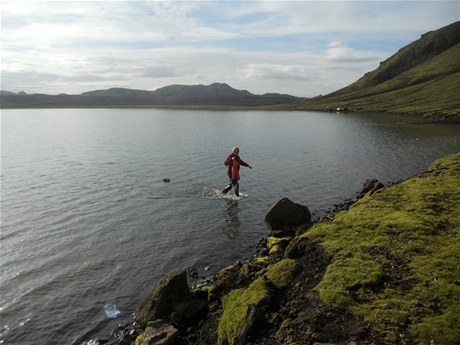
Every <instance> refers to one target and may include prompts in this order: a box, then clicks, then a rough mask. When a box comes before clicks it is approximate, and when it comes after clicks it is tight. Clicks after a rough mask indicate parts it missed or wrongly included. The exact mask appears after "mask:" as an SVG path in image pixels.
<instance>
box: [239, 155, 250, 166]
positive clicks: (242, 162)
mask: <svg viewBox="0 0 460 345" xmlns="http://www.w3.org/2000/svg"><path fill="white" fill-rule="evenodd" d="M238 162H239V163H240V165H242V166H244V167H248V168H249V169H252V166H251V165H249V164H248V163H246V162H245V161H243V160H242V159H241V158H240V157H238Z"/></svg>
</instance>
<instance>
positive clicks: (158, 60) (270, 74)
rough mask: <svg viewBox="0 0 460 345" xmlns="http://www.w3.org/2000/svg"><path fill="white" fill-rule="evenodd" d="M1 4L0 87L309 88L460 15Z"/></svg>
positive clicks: (405, 8)
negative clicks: (226, 85) (219, 85)
mask: <svg viewBox="0 0 460 345" xmlns="http://www.w3.org/2000/svg"><path fill="white" fill-rule="evenodd" d="M75 4H76V3H74V2H68V1H51V2H47V1H21V0H15V1H8V0H7V1H2V12H1V20H2V38H1V39H2V48H1V49H2V65H1V70H2V77H1V84H2V88H3V89H6V90H9V91H20V90H25V91H26V92H46V93H52V92H58V93H60V92H66V93H80V92H84V91H89V90H91V89H93V88H98V89H100V88H109V87H130V88H137V89H139V88H144V89H152V88H153V89H156V88H159V87H163V86H166V85H170V84H207V83H213V82H227V83H229V84H230V85H231V86H233V87H236V88H240V89H247V90H249V91H250V92H253V93H259V94H260V93H266V92H283V93H291V94H295V95H298V96H314V95H317V94H319V93H328V92H332V91H334V90H336V89H338V88H341V87H343V86H346V85H347V84H349V83H351V82H353V81H355V80H356V79H358V78H360V77H361V76H362V75H364V74H365V73H366V72H369V71H371V70H373V69H375V68H376V67H378V64H379V61H382V60H385V59H386V58H388V57H389V56H391V55H392V54H394V53H395V52H396V51H397V50H398V49H400V48H402V46H404V45H406V44H408V43H410V42H412V41H413V40H415V39H417V38H418V37H420V35H421V34H423V33H425V32H426V31H429V30H435V29H437V28H439V27H441V26H444V25H447V24H449V23H451V22H454V21H456V20H458V8H459V5H458V2H457V1H424V2H418V1H335V2H333V3H331V2H330V1H232V2H229V1H83V2H78V6H77V5H75Z"/></svg>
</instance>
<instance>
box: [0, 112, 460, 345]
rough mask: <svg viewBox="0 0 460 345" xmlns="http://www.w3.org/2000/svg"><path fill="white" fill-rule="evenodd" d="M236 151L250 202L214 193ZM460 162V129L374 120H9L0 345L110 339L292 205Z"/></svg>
mask: <svg viewBox="0 0 460 345" xmlns="http://www.w3.org/2000/svg"><path fill="white" fill-rule="evenodd" d="M233 146H239V147H240V156H241V158H242V159H243V160H245V161H246V162H248V163H249V164H251V165H252V167H253V169H252V170H250V169H247V168H245V167H242V168H241V171H240V175H241V181H240V193H241V197H240V198H236V197H234V196H233V195H232V193H229V195H228V196H226V197H223V196H222V195H220V194H219V190H221V189H222V188H223V187H225V185H226V184H227V183H228V181H227V171H226V167H224V165H223V162H224V159H225V158H226V157H227V155H228V154H229V153H230V151H231V149H232V147H233ZM458 151H460V126H459V125H445V124H432V123H423V122H422V121H421V120H418V119H414V118H404V117H397V116H385V117H383V116H382V115H378V114H352V113H347V114H344V113H340V114H337V113H327V112H324V113H323V112H300V111H299V112H285V111H284V112H283V111H198V110H196V111H191V110H159V109H41V110H36V109H26V110H2V112H1V232H0V260H1V261H0V274H1V276H0V279H1V280H0V281H1V285H0V289H1V290H0V292H1V294H0V298H1V301H0V322H1V324H0V343H2V344H36V345H45V344H46V345H50V344H81V343H82V342H83V341H84V340H87V339H89V338H91V337H96V336H97V335H101V336H107V335H108V334H109V333H110V332H111V331H112V330H113V329H114V328H116V327H117V325H118V324H119V323H124V322H128V321H130V320H132V315H133V313H134V312H135V311H136V310H137V308H138V307H139V306H140V303H141V301H142V299H143V298H144V297H145V295H146V294H147V293H148V291H149V290H150V289H151V288H152V286H153V285H154V284H155V282H156V281H157V280H158V279H159V278H161V277H162V276H164V275H166V274H169V273H172V272H176V271H179V270H184V269H190V268H194V269H196V270H197V271H198V273H199V275H200V276H209V275H211V274H213V273H215V272H216V271H217V270H218V269H219V268H220V267H222V266H226V265H229V264H231V263H233V262H235V261H236V260H244V259H245V258H250V257H251V256H253V255H254V253H255V252H256V248H255V247H256V244H257V243H258V242H259V240H260V239H261V238H263V237H264V236H267V235H268V233H269V231H268V229H267V227H266V226H265V225H264V222H263V219H264V216H265V214H266V213H267V212H268V211H269V209H270V207H271V206H272V205H273V204H274V203H276V202H277V201H278V200H280V199H281V198H283V197H288V198H290V199H291V200H292V201H294V202H297V203H300V204H302V205H306V206H308V207H309V209H310V211H311V212H312V213H313V214H314V216H316V217H318V216H320V215H321V214H323V213H324V212H326V210H327V209H329V208H331V207H332V206H333V205H334V204H338V203H341V202H343V201H344V200H346V199H350V198H354V197H355V196H356V193H357V192H359V191H360V190H361V189H362V186H363V183H364V182H365V180H366V179H368V178H377V179H379V180H380V181H381V182H383V183H385V184H388V183H391V182H394V181H398V180H400V179H406V178H409V177H411V176H413V175H414V174H418V173H420V172H422V171H424V170H426V169H427V168H428V166H429V164H431V162H432V161H434V160H435V159H438V158H440V157H443V156H445V155H448V154H452V153H455V152H458ZM165 178H167V179H170V182H169V183H165V182H163V179H165ZM106 304H115V305H116V306H117V308H118V309H119V310H120V312H121V314H120V315H119V318H118V319H116V320H109V319H107V317H106V315H105V313H104V305H106Z"/></svg>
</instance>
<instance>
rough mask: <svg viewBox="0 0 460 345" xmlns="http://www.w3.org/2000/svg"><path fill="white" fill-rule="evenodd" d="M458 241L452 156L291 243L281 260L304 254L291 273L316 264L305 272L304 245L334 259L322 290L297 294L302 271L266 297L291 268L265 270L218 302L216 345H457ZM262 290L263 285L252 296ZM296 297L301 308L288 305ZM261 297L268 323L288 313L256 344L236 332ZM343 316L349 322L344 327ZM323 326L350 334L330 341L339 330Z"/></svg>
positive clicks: (457, 187) (456, 165)
mask: <svg viewBox="0 0 460 345" xmlns="http://www.w3.org/2000/svg"><path fill="white" fill-rule="evenodd" d="M459 236H460V154H456V155H453V156H449V157H447V158H444V159H440V160H438V161H436V162H434V163H433V164H432V165H431V167H430V168H429V170H428V171H427V172H425V173H423V174H420V175H419V176H417V177H414V178H412V179H410V180H408V181H405V182H403V183H400V184H398V185H395V186H391V187H386V188H383V189H381V190H379V191H377V192H375V193H374V194H372V195H366V196H365V197H363V198H362V199H360V200H359V201H358V202H356V203H355V204H354V205H353V206H352V207H351V208H350V209H349V210H347V211H343V212H339V213H337V214H335V215H334V217H333V219H332V220H331V221H327V222H321V223H318V224H316V225H314V226H313V227H312V228H310V229H309V230H308V231H306V232H305V233H303V234H302V235H299V236H297V237H295V238H293V239H292V240H291V241H290V243H289V245H288V247H287V249H286V252H285V259H284V260H292V259H286V257H288V256H292V253H293V252H303V253H302V254H301V255H300V256H299V255H296V256H297V257H296V261H297V264H296V267H297V269H298V268H299V267H303V269H310V270H311V269H312V266H314V262H313V265H312V262H310V265H309V267H306V266H305V264H302V261H303V260H304V258H305V256H306V255H308V252H309V251H311V250H305V248H310V249H311V248H317V247H320V248H322V249H323V250H324V251H325V252H326V253H327V254H328V255H329V256H330V257H331V258H332V259H331V263H330V264H329V265H328V266H327V269H326V272H325V273H324V276H323V277H322V279H321V280H320V281H319V284H317V285H316V286H311V287H305V288H303V286H302V284H304V283H303V282H302V280H304V279H306V280H308V279H312V278H313V276H312V275H313V273H314V272H305V271H304V272H303V273H302V274H299V276H302V280H300V279H294V278H293V279H292V281H291V286H290V288H286V287H287V286H288V285H289V284H287V283H286V282H285V283H284V284H283V286H282V288H284V289H285V290H284V291H283V292H282V293H280V291H279V289H275V290H276V291H270V289H268V288H267V286H266V284H267V283H270V282H271V281H273V280H276V279H277V278H276V274H274V273H273V272H277V274H279V275H282V274H286V272H289V270H286V269H284V270H281V271H279V270H278V271H276V270H273V269H272V268H271V267H272V266H271V265H270V266H268V268H266V269H264V270H263V271H261V272H259V274H258V276H259V278H258V280H255V281H254V282H253V283H251V284H250V285H248V287H247V288H243V289H241V288H239V289H238V290H236V291H233V292H230V293H229V294H227V295H225V296H224V297H223V299H222V300H223V302H224V303H223V312H222V317H221V318H220V320H219V326H218V328H219V333H218V343H219V344H236V343H241V341H242V339H246V340H245V341H249V340H248V339H250V342H251V343H254V344H269V343H270V344H314V343H322V342H327V343H337V344H339V343H340V344H341V343H348V342H353V341H355V342H357V343H374V344H429V343H430V342H433V343H434V344H456V343H458V342H459V341H460V331H459V328H458V325H459V324H460V322H459V321H460V320H459V314H458V310H459V309H460V286H459V285H460V270H459V265H458V264H459V262H460V261H459V259H460V242H459ZM275 242H276V241H275ZM281 262H283V261H281ZM290 263H291V265H294V262H293V261H290ZM318 264H319V263H318ZM270 272H271V273H270ZM316 273H317V272H316ZM260 276H261V277H262V278H263V279H262V278H260ZM267 276H269V277H270V278H268V277H267ZM305 277H306V278H305ZM284 281H285V280H284ZM259 285H260V286H263V287H264V288H263V289H260V288H258V289H257V288H256V287H257V286H259ZM294 285H295V286H294ZM299 285H300V286H299ZM260 286H259V287H260ZM261 291H262V292H261ZM293 291H294V292H295V293H293ZM288 296H291V297H288ZM318 298H319V300H317V299H318ZM296 299H299V300H304V302H300V301H296V302H295V303H294V302H293V300H296ZM263 300H264V301H269V302H268V303H265V304H264V306H263V308H264V309H267V306H266V305H267V304H269V305H270V306H271V308H272V314H270V313H268V312H267V311H264V313H265V315H271V316H268V317H266V316H265V318H266V319H268V320H271V319H274V317H273V315H276V314H278V315H282V316H283V313H282V312H280V310H283V309H289V310H290V312H287V313H285V314H286V316H283V317H282V318H281V319H282V322H281V320H280V323H276V322H275V323H272V324H271V325H270V326H267V329H266V330H265V332H264V334H262V335H260V334H258V335H257V336H256V339H254V334H253V332H254V331H248V333H247V334H246V338H244V336H242V335H241V330H242V329H244V328H248V324H247V322H248V321H249V314H250V313H249V312H248V310H251V308H253V307H256V308H257V307H258V306H260V304H261V301H263ZM254 301H256V302H254ZM305 301H307V302H308V301H309V302H308V303H306V304H305ZM296 303H297V304H298V305H301V306H309V307H310V308H311V310H310V312H309V313H307V312H304V313H302V311H301V309H302V308H297V310H296V309H295V308H291V305H295V304H296ZM302 303H303V304H302ZM251 313H252V314H254V313H256V312H254V311H252V312H251ZM312 315H313V316H312ZM344 315H347V318H348V320H353V322H351V323H349V322H348V321H345V320H344V319H343V318H344ZM231 316H233V318H231ZM235 317H236V318H237V321H235V319H234V318H235ZM299 318H302V320H299ZM325 320H329V321H328V322H330V323H331V324H340V322H341V320H342V326H341V327H354V328H355V329H354V330H349V332H345V333H342V334H334V332H336V333H339V332H340V331H339V329H340V327H339V326H338V327H336V329H335V331H334V329H333V330H331V329H329V328H330V327H329V326H326V325H323V326H318V324H321V323H324V321H325ZM250 322H256V323H258V324H259V325H260V324H263V322H262V323H261V322H260V320H259V321H252V320H251V321H250ZM267 323H268V324H270V322H268V321H267V320H266V322H265V324H267ZM309 323H310V324H309ZM270 327H271V328H270ZM328 327H329V328H328ZM249 328H250V327H249ZM324 334H328V335H327V336H325V335H324ZM243 343H244V341H243Z"/></svg>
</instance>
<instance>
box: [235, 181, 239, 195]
mask: <svg viewBox="0 0 460 345" xmlns="http://www.w3.org/2000/svg"><path fill="white" fill-rule="evenodd" d="M235 196H240V185H239V184H238V182H237V183H235Z"/></svg>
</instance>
